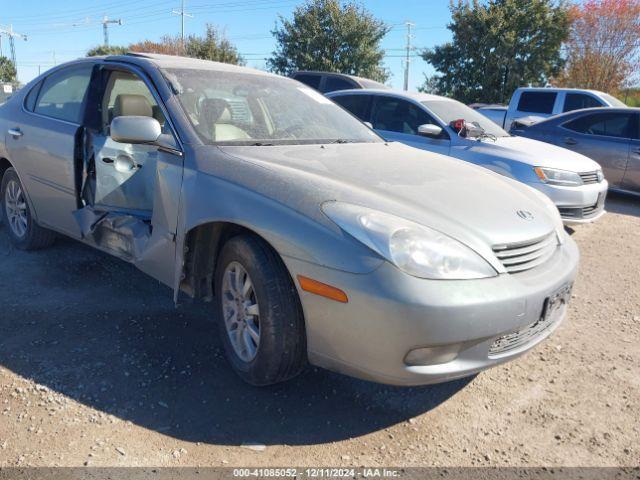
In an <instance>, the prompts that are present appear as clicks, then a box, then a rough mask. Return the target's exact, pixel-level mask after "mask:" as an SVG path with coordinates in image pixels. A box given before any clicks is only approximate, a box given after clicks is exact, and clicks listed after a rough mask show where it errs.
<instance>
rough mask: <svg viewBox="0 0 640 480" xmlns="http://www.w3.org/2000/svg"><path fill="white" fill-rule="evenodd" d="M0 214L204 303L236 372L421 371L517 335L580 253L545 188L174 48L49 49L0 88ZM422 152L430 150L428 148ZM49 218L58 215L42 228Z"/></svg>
mask: <svg viewBox="0 0 640 480" xmlns="http://www.w3.org/2000/svg"><path fill="white" fill-rule="evenodd" d="M0 129H1V131H2V132H3V135H4V137H3V138H4V141H3V142H0V177H1V179H2V182H1V186H2V187H1V188H2V190H1V201H2V216H3V219H4V223H5V225H6V227H5V230H6V231H7V232H8V234H9V236H10V237H11V240H12V242H13V243H14V245H15V246H16V247H18V248H21V249H25V250H29V249H36V248H43V247H46V246H48V245H50V244H51V243H52V242H53V241H54V239H55V236H56V234H59V233H61V234H64V235H68V236H70V237H73V238H76V239H78V240H81V241H83V242H85V243H87V244H89V245H92V246H94V247H96V248H99V249H101V250H103V251H105V252H108V253H110V254H112V255H115V256H117V257H119V258H121V259H123V260H126V261H128V262H131V263H133V264H134V265H136V266H137V267H138V268H139V269H141V270H142V271H144V272H146V273H147V274H149V275H150V276H152V277H154V278H156V279H158V280H160V281H161V282H163V283H165V284H166V285H169V286H170V287H172V288H173V291H174V299H175V301H176V302H179V299H180V295H185V294H186V295H188V296H190V297H193V298H195V299H201V300H205V301H211V302H212V303H211V304H206V303H205V304H203V308H208V309H210V311H211V319H212V325H213V324H214V323H215V324H217V326H218V328H219V331H220V334H221V336H222V338H223V342H224V346H225V351H226V353H227V356H228V358H229V361H230V363H231V365H232V367H233V368H234V369H235V371H236V372H237V373H238V374H239V375H240V376H241V377H242V378H243V379H245V380H246V381H248V382H250V383H252V384H255V385H266V384H271V383H275V382H279V381H283V380H286V379H288V378H291V377H293V376H294V375H296V374H297V373H299V372H300V371H301V370H302V369H303V368H304V366H305V365H306V364H307V363H308V362H310V363H312V364H314V365H318V366H322V367H326V368H329V369H332V370H336V371H339V372H344V373H347V374H350V375H354V376H357V377H361V378H365V379H370V380H374V381H379V382H385V383H392V384H399V385H417V384H427V383H434V382H441V381H447V380H451V379H454V378H458V377H463V376H467V375H471V374H474V373H476V372H479V371H481V370H483V369H486V368H488V367H490V366H493V365H496V364H498V363H501V362H505V361H508V360H510V359H513V358H515V357H517V356H518V355H521V354H522V353H524V352H526V351H528V350H529V349H531V348H532V347H533V346H535V345H536V344H537V343H539V342H540V341H541V340H542V339H544V338H545V337H547V336H548V335H549V334H550V333H551V332H552V331H553V330H554V329H555V328H556V327H557V326H558V325H559V324H560V323H561V321H562V319H563V318H564V317H565V314H566V309H567V302H568V299H569V298H570V292H571V286H572V284H573V280H574V277H575V275H576V269H577V264H578V251H577V248H576V246H575V243H574V242H573V241H572V240H571V238H569V237H568V235H567V234H566V233H565V231H564V230H563V227H562V221H561V219H560V216H559V215H558V211H557V209H556V208H555V206H554V205H553V203H551V202H550V201H549V200H548V199H547V198H546V197H545V196H544V195H542V194H540V193H538V192H536V191H534V190H533V189H530V188H529V187H526V186H523V185H522V184H520V183H517V182H515V181H512V180H510V179H507V178H504V177H501V176H499V175H497V174H495V173H493V172H490V171H488V170H485V169H483V168H481V167H477V166H474V165H470V164H467V163H463V162H459V161H457V160H454V159H451V158H449V157H445V156H442V155H437V154H434V153H429V152H425V151H420V150H417V149H413V148H411V147H407V146H404V145H401V144H396V143H387V142H385V141H384V140H382V139H381V138H380V137H379V136H378V135H377V134H375V133H374V132H373V131H372V130H370V129H369V128H367V127H366V126H365V125H363V124H361V123H360V122H359V121H358V120H357V119H355V117H352V116H351V115H350V114H349V113H347V112H346V111H344V110H343V109H341V108H340V107H338V106H337V105H335V104H334V103H333V102H332V101H331V100H329V99H327V98H325V97H324V96H322V95H321V94H319V93H317V92H316V91H314V90H312V89H310V88H308V87H306V86H305V85H303V84H300V83H298V82H296V81H294V80H291V79H286V78H282V77H278V76H275V75H271V74H268V73H265V72H259V71H256V70H252V69H247V68H242V67H236V66H230V65H224V64H218V63H213V62H206V61H201V60H194V59H186V58H179V57H170V56H161V55H151V54H132V55H122V56H112V57H105V58H90V59H83V60H78V61H74V62H71V63H68V64H65V65H60V66H58V67H56V68H54V69H52V70H50V71H49V72H46V73H45V74H43V75H42V76H40V77H38V78H36V79H35V80H33V81H32V82H31V83H29V85H27V86H26V87H25V88H24V89H22V90H21V91H20V92H19V93H17V94H16V95H15V96H14V97H13V98H11V99H10V100H9V101H8V102H7V103H6V104H5V105H3V106H2V107H0ZM425 160H428V161H425ZM54 232H55V233H54Z"/></svg>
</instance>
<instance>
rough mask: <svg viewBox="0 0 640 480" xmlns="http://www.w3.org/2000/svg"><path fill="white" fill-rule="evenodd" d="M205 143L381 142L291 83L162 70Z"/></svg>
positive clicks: (234, 74) (340, 111)
mask: <svg viewBox="0 0 640 480" xmlns="http://www.w3.org/2000/svg"><path fill="white" fill-rule="evenodd" d="M165 75H166V76H167V78H168V80H169V81H170V82H171V83H172V84H173V87H174V89H175V91H177V92H178V94H177V95H178V98H179V100H180V103H181V105H182V108H183V109H184V110H185V112H186V114H187V116H188V117H189V119H190V121H191V123H192V125H193V127H194V128H195V129H196V131H197V132H198V134H199V135H200V137H201V138H202V139H203V141H204V142H205V143H210V144H216V145H283V144H308V143H331V142H334V143H342V142H344V143H347V142H349V143H351V142H354V143H356V142H381V141H382V139H381V138H380V137H378V136H377V135H376V134H375V133H374V132H372V131H371V130H370V129H369V128H367V127H366V126H364V125H363V124H362V123H360V122H359V121H358V120H356V119H355V118H354V117H353V116H351V115H350V114H349V113H347V112H345V111H344V110H343V109H342V108H340V107H339V106H337V105H335V104H334V103H333V102H332V101H330V100H329V99H327V98H326V97H324V96H323V95H322V94H320V93H318V92H316V91H315V90H312V89H311V88H308V87H306V86H305V85H302V84H300V83H298V82H296V81H294V80H290V79H286V78H282V77H275V76H267V75H260V74H252V73H245V72H240V73H238V72H225V71H219V70H216V71H214V70H196V69H166V70H165Z"/></svg>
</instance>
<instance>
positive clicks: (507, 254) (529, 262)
mask: <svg viewBox="0 0 640 480" xmlns="http://www.w3.org/2000/svg"><path fill="white" fill-rule="evenodd" d="M557 248H558V237H557V236H556V234H555V233H550V234H549V235H545V236H544V237H542V238H538V239H536V240H531V241H528V242H520V243H512V244H509V245H494V247H493V253H495V255H496V257H498V260H500V262H502V265H504V268H505V269H506V271H507V272H508V273H518V272H524V271H526V270H530V269H532V268H534V267H537V266H538V265H542V264H543V263H544V262H546V261H547V260H549V258H551V256H552V255H553V254H554V253H555V251H556V249H557Z"/></svg>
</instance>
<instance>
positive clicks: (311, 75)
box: [291, 71, 389, 93]
mask: <svg viewBox="0 0 640 480" xmlns="http://www.w3.org/2000/svg"><path fill="white" fill-rule="evenodd" d="M291 78H293V79H294V80H297V81H299V82H302V83H304V84H305V85H308V86H309V87H311V88H314V89H316V90H318V91H319V92H322V93H328V92H335V91H337V90H350V89H352V88H378V89H379V88H389V87H387V86H386V85H384V84H382V83H380V82H376V81H375V80H369V79H368V78H361V77H356V76H354V75H346V74H344V73H331V72H308V71H303V72H294V73H292V74H291Z"/></svg>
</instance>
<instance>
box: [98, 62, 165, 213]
mask: <svg viewBox="0 0 640 480" xmlns="http://www.w3.org/2000/svg"><path fill="white" fill-rule="evenodd" d="M102 116H103V118H102V128H101V131H99V132H95V133H94V134H93V150H94V152H95V170H96V187H95V198H94V201H93V206H94V208H95V209H102V210H107V211H124V212H128V213H134V214H137V215H139V216H141V217H143V218H151V214H152V211H153V198H154V188H155V182H156V170H157V159H158V147H157V146H154V145H133V144H128V143H119V142H115V141H114V140H113V139H112V138H111V137H110V136H109V125H110V123H111V120H113V118H115V117H119V116H148V117H154V118H155V119H156V120H158V121H159V122H160V123H161V125H164V124H165V119H164V115H163V114H162V113H161V111H160V108H159V105H158V103H157V101H156V100H155V98H154V97H153V95H152V93H151V91H150V90H149V88H148V87H147V86H146V84H145V83H144V81H143V80H142V79H141V78H139V77H138V76H136V75H134V74H133V73H130V72H123V71H114V72H112V73H111V74H110V75H109V79H108V81H107V84H106V91H105V94H104V97H103V100H102Z"/></svg>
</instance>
